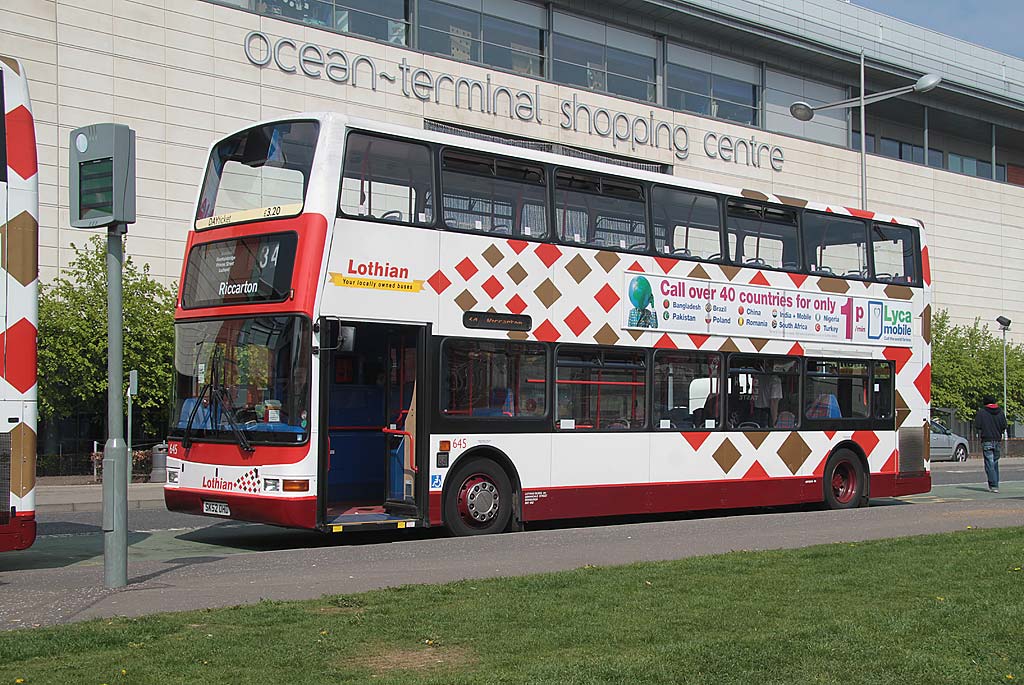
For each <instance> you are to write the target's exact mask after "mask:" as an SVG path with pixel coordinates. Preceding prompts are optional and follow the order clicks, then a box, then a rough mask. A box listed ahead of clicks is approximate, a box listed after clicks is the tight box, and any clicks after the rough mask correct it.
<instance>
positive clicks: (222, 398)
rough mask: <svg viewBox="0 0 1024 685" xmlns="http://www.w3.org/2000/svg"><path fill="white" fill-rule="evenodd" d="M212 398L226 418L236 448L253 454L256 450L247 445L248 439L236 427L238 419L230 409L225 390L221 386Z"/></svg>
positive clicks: (229, 401)
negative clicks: (236, 444) (236, 442)
mask: <svg viewBox="0 0 1024 685" xmlns="http://www.w3.org/2000/svg"><path fill="white" fill-rule="evenodd" d="M212 396H213V397H216V398H217V403H218V404H219V405H220V410H221V412H223V414H224V416H225V418H227V420H228V425H229V426H231V432H232V433H233V434H234V436H235V440H237V441H238V446H239V447H241V448H242V449H243V450H244V451H246V452H255V451H256V449H255V448H254V447H253V446H252V445H251V444H249V438H247V437H245V433H243V432H242V429H241V428H239V427H238V419H237V418H236V417H235V410H234V409H232V408H231V398H230V397H228V392H227V390H225V389H224V387H223V386H221V387H219V388H217V389H216V390H214V391H213V395H212Z"/></svg>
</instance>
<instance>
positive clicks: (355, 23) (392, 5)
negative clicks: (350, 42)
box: [334, 0, 409, 45]
mask: <svg viewBox="0 0 1024 685" xmlns="http://www.w3.org/2000/svg"><path fill="white" fill-rule="evenodd" d="M408 16H409V14H408V3H407V2H406V0H337V3H336V4H335V7H334V28H335V29H337V30H338V31H342V32H344V33H355V34H357V35H360V36H368V37H370V38H376V39H377V40H384V41H387V42H389V43H394V44H395V45H408V44H409V22H408V21H407V20H406V18H407V17H408Z"/></svg>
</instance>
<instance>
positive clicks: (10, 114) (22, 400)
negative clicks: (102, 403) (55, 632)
mask: <svg viewBox="0 0 1024 685" xmlns="http://www.w3.org/2000/svg"><path fill="white" fill-rule="evenodd" d="M0 112H3V115H4V116H3V118H0V234H2V239H3V256H2V264H0V303H2V304H0V307H2V308H3V322H2V325H3V328H2V332H0V346H2V348H3V361H2V362H0V376H2V378H0V412H2V414H0V416H2V417H3V423H2V428H0V552H2V551H7V550H14V549H25V548H26V547H28V546H30V545H31V544H32V542H33V541H34V540H35V538H36V520H35V487H36V326H37V320H38V319H37V312H38V300H37V288H38V285H39V280H38V273H37V272H38V235H39V222H38V218H39V173H38V171H39V168H38V164H37V161H36V137H35V129H34V127H33V124H32V107H31V105H30V103H29V97H28V81H27V79H26V78H25V70H24V66H23V65H22V64H21V63H19V62H18V60H16V59H14V58H13V57H6V56H4V55H0Z"/></svg>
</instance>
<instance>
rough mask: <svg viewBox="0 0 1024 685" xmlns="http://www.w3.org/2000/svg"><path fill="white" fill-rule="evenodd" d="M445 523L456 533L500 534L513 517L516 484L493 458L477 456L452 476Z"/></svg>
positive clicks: (445, 499) (447, 493)
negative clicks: (514, 486)
mask: <svg viewBox="0 0 1024 685" xmlns="http://www.w3.org/2000/svg"><path fill="white" fill-rule="evenodd" d="M448 482H449V487H448V488H447V489H446V491H445V497H444V522H445V525H447V526H448V529H449V530H450V531H451V532H452V533H454V534H455V535H460V536H461V535H486V534H488V533H500V532H502V531H504V530H505V528H506V527H507V526H508V523H509V520H510V519H511V518H512V484H511V483H510V482H509V479H508V475H507V474H506V473H505V470H504V469H503V468H501V467H500V466H498V465H497V464H496V463H494V462H493V461H491V460H490V459H473V460H471V461H469V462H467V463H465V464H462V465H460V466H458V467H457V468H456V469H455V472H454V473H453V474H452V475H450V476H449V477H448Z"/></svg>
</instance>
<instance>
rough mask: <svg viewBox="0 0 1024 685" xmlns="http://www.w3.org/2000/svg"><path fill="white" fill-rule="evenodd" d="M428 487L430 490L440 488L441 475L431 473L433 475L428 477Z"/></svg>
mask: <svg viewBox="0 0 1024 685" xmlns="http://www.w3.org/2000/svg"><path fill="white" fill-rule="evenodd" d="M430 489H431V490H440V489H441V476H440V475H439V474H438V475H433V476H431V477H430Z"/></svg>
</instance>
